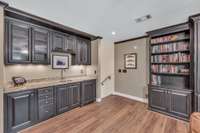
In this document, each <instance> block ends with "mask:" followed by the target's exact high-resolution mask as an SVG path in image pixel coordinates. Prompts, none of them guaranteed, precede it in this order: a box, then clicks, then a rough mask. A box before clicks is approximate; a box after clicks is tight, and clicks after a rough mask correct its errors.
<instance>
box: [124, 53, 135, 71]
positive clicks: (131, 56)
mask: <svg viewBox="0 0 200 133" xmlns="http://www.w3.org/2000/svg"><path fill="white" fill-rule="evenodd" d="M124 68H125V69H137V54H136V53H128V54H125V55H124Z"/></svg>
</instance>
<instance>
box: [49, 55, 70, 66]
mask: <svg viewBox="0 0 200 133" xmlns="http://www.w3.org/2000/svg"><path fill="white" fill-rule="evenodd" d="M52 68H53V69H68V68H69V56H68V55H52Z"/></svg>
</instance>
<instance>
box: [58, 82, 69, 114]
mask: <svg viewBox="0 0 200 133" xmlns="http://www.w3.org/2000/svg"><path fill="white" fill-rule="evenodd" d="M68 110H70V87H69V86H66V85H62V86H57V87H56V112H57V114H60V113H63V112H66V111H68Z"/></svg>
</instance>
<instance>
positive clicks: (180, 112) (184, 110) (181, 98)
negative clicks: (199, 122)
mask: <svg viewBox="0 0 200 133" xmlns="http://www.w3.org/2000/svg"><path fill="white" fill-rule="evenodd" d="M149 108H150V109H152V110H155V111H158V112H163V113H166V114H168V115H171V116H174V117H176V118H180V119H183V120H188V119H189V117H190V114H191V112H192V91H190V90H188V91H187V90H172V89H169V88H156V87H149Z"/></svg>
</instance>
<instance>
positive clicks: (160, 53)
mask: <svg viewBox="0 0 200 133" xmlns="http://www.w3.org/2000/svg"><path fill="white" fill-rule="evenodd" d="M189 52H190V50H189V49H188V50H177V51H169V52H158V53H152V55H163V54H174V53H189Z"/></svg>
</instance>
